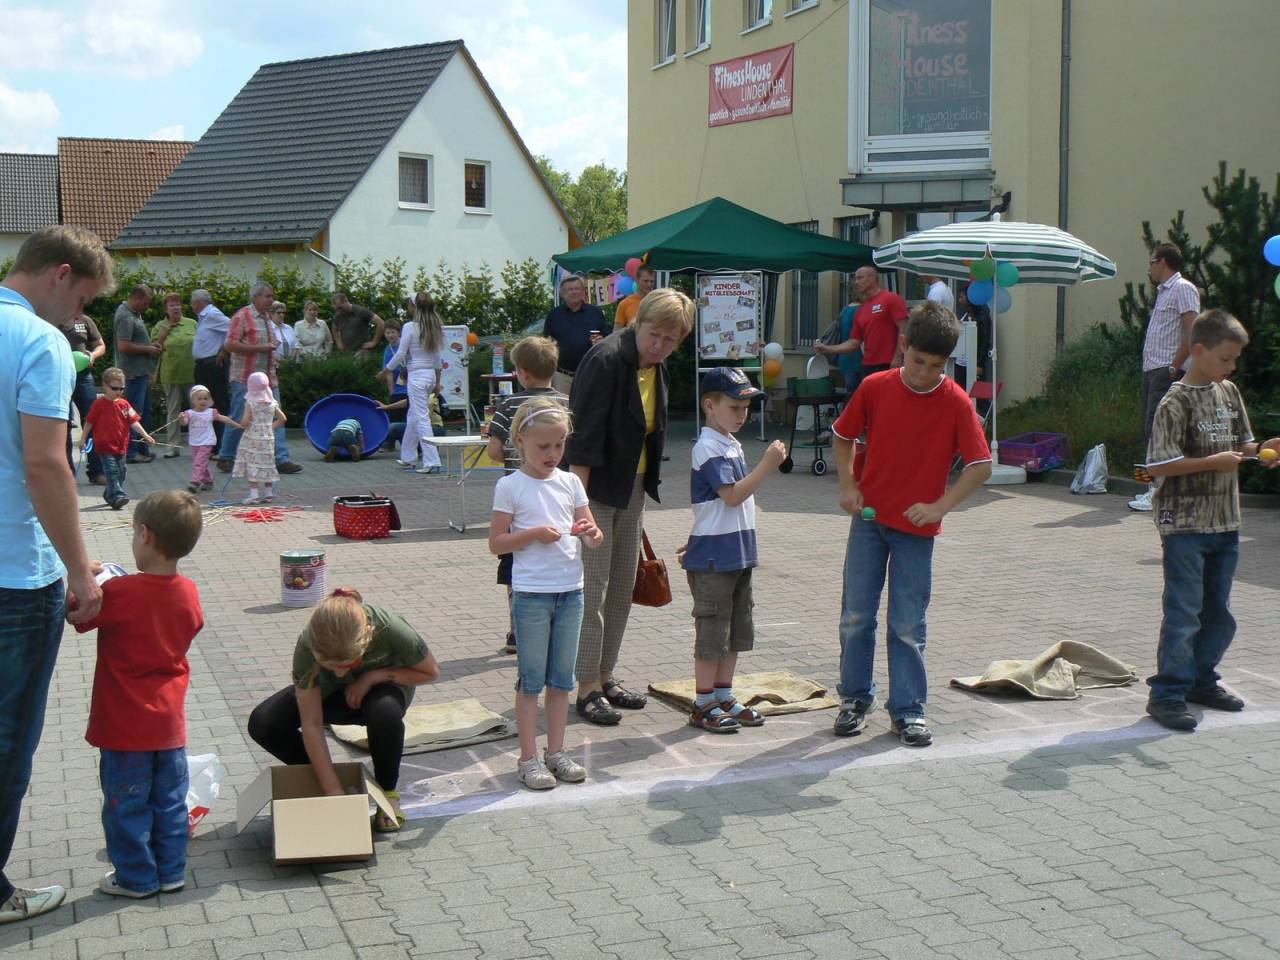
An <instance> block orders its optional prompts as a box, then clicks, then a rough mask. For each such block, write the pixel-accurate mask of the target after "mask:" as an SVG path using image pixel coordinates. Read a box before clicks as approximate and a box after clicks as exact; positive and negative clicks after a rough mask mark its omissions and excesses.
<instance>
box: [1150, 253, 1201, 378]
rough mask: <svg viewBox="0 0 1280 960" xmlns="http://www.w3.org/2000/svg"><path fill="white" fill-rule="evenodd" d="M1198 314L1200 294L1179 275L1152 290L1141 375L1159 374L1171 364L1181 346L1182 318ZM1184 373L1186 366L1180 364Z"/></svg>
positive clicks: (1188, 281)
mask: <svg viewBox="0 0 1280 960" xmlns="http://www.w3.org/2000/svg"><path fill="white" fill-rule="evenodd" d="M1199 312H1200V291H1199V290H1197V289H1196V285H1195V284H1194V283H1192V282H1191V281H1190V280H1188V279H1187V278H1186V277H1184V276H1183V275H1182V274H1180V273H1175V274H1174V275H1173V276H1171V277H1170V278H1169V279H1168V280H1166V281H1165V282H1164V283H1162V284H1160V285H1159V286H1158V287H1156V302H1155V303H1154V304H1153V305H1152V307H1151V318H1150V319H1149V320H1148V321H1147V336H1146V340H1145V342H1144V343H1143V345H1142V372H1143V373H1146V372H1147V371H1148V370H1159V369H1160V368H1161V367H1167V366H1169V365H1170V364H1172V363H1173V358H1174V356H1175V355H1176V354H1177V352H1178V348H1179V347H1180V346H1182V336H1183V328H1182V315H1183V314H1184V313H1199ZM1182 366H1183V369H1186V363H1185V362H1184V363H1183V365H1182Z"/></svg>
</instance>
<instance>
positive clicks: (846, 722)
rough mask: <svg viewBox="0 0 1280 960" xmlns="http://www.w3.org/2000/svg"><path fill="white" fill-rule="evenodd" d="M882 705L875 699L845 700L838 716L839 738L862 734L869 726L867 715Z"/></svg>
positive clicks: (836, 725) (836, 730)
mask: <svg viewBox="0 0 1280 960" xmlns="http://www.w3.org/2000/svg"><path fill="white" fill-rule="evenodd" d="M879 705H880V704H879V702H878V701H877V700H875V699H874V698H873V699H871V700H870V701H867V700H845V701H844V702H843V703H841V704H840V712H839V713H838V714H836V722H835V734H836V736H837V737H852V736H854V735H855V734H859V733H861V732H862V728H863V727H865V726H866V725H867V714H868V713H871V711H873V710H875V708H876V707H878V706H879Z"/></svg>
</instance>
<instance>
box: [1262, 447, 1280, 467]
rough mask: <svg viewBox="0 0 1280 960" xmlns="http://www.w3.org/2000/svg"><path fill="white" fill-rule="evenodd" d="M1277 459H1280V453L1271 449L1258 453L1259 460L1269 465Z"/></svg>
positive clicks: (1264, 449) (1267, 448)
mask: <svg viewBox="0 0 1280 960" xmlns="http://www.w3.org/2000/svg"><path fill="white" fill-rule="evenodd" d="M1276 457H1280V453H1276V452H1275V450H1273V449H1272V448H1271V447H1263V448H1262V449H1261V450H1259V451H1258V459H1259V460H1261V461H1262V462H1263V463H1268V462H1270V461H1272V460H1274V459H1275V458H1276Z"/></svg>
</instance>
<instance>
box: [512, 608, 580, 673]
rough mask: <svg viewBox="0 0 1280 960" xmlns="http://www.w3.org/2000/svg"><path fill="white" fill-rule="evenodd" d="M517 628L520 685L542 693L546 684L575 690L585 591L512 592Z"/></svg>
mask: <svg viewBox="0 0 1280 960" xmlns="http://www.w3.org/2000/svg"><path fill="white" fill-rule="evenodd" d="M511 612H512V620H513V622H514V623H515V628H516V673H517V674H518V675H519V684H518V686H517V689H518V690H520V692H521V693H532V694H538V693H541V692H542V688H543V687H550V688H551V689H553V690H572V689H573V688H574V687H576V686H577V680H576V679H575V677H574V675H573V668H574V665H575V664H576V663H577V660H578V633H579V631H580V630H581V629H582V591H581V590H570V591H568V592H566V593H526V592H524V591H522V590H517V591H516V592H515V593H514V594H513V596H512V607H511Z"/></svg>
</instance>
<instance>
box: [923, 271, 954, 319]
mask: <svg viewBox="0 0 1280 960" xmlns="http://www.w3.org/2000/svg"><path fill="white" fill-rule="evenodd" d="M924 282H925V283H927V284H928V285H929V292H928V293H926V294H925V299H926V300H929V301H931V302H933V303H940V304H942V305H943V306H944V307H946V308H947V309H948V310H950V311H951V312H952V313H955V312H956V298H955V294H953V293H952V292H951V285H950V284H949V283H947V281H945V280H943V279H942V278H941V277H925V278H924Z"/></svg>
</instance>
